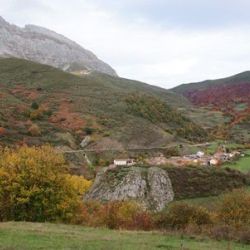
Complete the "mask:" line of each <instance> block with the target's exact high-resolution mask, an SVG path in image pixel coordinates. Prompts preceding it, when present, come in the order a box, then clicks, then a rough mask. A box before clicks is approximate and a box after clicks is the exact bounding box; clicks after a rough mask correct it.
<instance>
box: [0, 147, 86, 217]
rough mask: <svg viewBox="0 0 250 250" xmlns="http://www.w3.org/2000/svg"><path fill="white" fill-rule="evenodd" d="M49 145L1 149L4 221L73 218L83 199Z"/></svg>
mask: <svg viewBox="0 0 250 250" xmlns="http://www.w3.org/2000/svg"><path fill="white" fill-rule="evenodd" d="M67 172H68V169H67V167H66V166H65V162H64V158H63V156H62V155H61V154H58V153H57V152H55V151H54V150H53V149H52V148H51V147H49V146H43V147H39V148H37V147H31V148H29V147H21V148H19V149H17V150H10V149H5V150H2V151H1V152H0V220H25V221H56V220H61V221H70V220H71V219H72V218H73V217H74V215H75V213H76V212H77V211H78V209H79V207H80V202H81V199H80V197H79V195H78V194H77V192H76V189H75V187H74V186H73V185H72V183H71V181H69V179H68V175H67Z"/></svg>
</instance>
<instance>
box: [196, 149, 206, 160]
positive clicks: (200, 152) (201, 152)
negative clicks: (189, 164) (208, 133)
mask: <svg viewBox="0 0 250 250" xmlns="http://www.w3.org/2000/svg"><path fill="white" fill-rule="evenodd" d="M204 155H205V153H204V152H203V151H198V152H197V153H196V156H197V157H199V158H201V157H203V156H204Z"/></svg>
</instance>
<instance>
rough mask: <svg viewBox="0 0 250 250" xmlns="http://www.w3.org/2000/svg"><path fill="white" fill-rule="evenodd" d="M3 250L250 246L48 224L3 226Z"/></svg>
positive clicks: (196, 249) (236, 249) (194, 249)
mask: <svg viewBox="0 0 250 250" xmlns="http://www.w3.org/2000/svg"><path fill="white" fill-rule="evenodd" d="M0 249H1V250H2V249H8V250H16V249H17V250H23V249H25V250H29V249H32V250H33V249H47V250H49V249H84V250H92V249H98V250H99V249H103V250H116V249H117V250H144V249H145V250H153V249H168V250H170V249H173V250H174V249H185V250H203V249H204V250H205V249H209V250H212V249H213V250H223V249H225V250H226V249H233V250H243V249H249V246H247V245H242V244H238V243H231V242H230V243H229V242H225V241H213V240H209V239H202V238H196V239H194V238H187V237H182V238H181V237H180V236H173V235H164V234H161V233H158V232H132V231H111V230H108V229H94V228H86V227H82V226H71V225H59V224H48V223H24V222H19V223H16V222H8V223H1V224H0Z"/></svg>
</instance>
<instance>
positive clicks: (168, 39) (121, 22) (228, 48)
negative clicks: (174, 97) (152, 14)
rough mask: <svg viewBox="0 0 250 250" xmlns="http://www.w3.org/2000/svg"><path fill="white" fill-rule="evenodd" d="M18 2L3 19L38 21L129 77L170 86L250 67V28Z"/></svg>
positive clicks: (44, 0) (77, 4) (58, 0)
mask: <svg viewBox="0 0 250 250" xmlns="http://www.w3.org/2000/svg"><path fill="white" fill-rule="evenodd" d="M17 2H19V3H20V0H19V1H18V0H12V1H9V0H0V6H1V7H0V15H3V17H4V18H6V19H7V20H9V21H11V22H13V23H16V24H19V25H24V24H25V23H33V24H37V25H41V26H45V27H47V28H50V29H52V30H55V31H57V32H59V33H61V34H64V35H65V36H67V37H69V38H71V39H73V40H75V41H76V42H78V43H80V44H81V45H82V46H84V47H85V48H87V49H89V50H92V51H93V52H94V53H95V54H97V55H98V56H99V57H100V58H101V59H103V60H104V61H106V62H108V63H109V64H111V65H112V66H113V67H114V68H115V69H116V70H117V71H118V74H119V75H120V76H123V77H126V78H133V79H136V80H141V81H146V82H148V83H151V84H155V85H160V86H163V87H166V88H169V87H173V86H174V85H177V84H180V83H183V82H191V81H199V80H204V79H207V78H217V77H223V76H227V75H231V74H234V73H239V72H240V71H244V70H249V69H250V60H248V58H250V30H249V27H248V26H242V27H237V26H235V27H227V28H224V29H214V30H211V29H208V30H203V31H201V30H199V31H198V30H197V31H195V30H188V29H185V30H180V29H178V28H176V27H174V26H170V27H168V26H167V25H166V23H164V25H162V24H161V23H160V22H159V23H158V24H157V23H156V22H151V20H150V19H147V18H146V17H144V16H139V15H138V16H136V17H134V18H131V19H128V18H127V19H124V18H122V16H121V13H120V12H119V11H120V9H119V11H116V10H114V9H109V8H105V7H104V6H103V5H102V6H101V5H98V4H97V3H96V2H95V1H90V0H71V1H65V0H53V1H50V0H40V1H38V0H37V1H31V0H24V1H22V3H25V2H26V3H27V4H24V5H20V4H19V5H17ZM31 2H33V3H35V4H33V5H32V4H31ZM17 6H18V8H17ZM167 27H168V28H167Z"/></svg>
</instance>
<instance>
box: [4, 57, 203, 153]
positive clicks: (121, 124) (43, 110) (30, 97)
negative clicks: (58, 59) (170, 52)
mask: <svg viewBox="0 0 250 250" xmlns="http://www.w3.org/2000/svg"><path fill="white" fill-rule="evenodd" d="M131 96H133V97H134V98H135V99H134V101H132V102H131V101H130V102H128V100H129V99H130V98H131ZM141 96H143V97H144V102H143V103H142V104H140V105H141V106H140V109H142V110H145V109H147V108H148V107H150V105H151V104H152V102H151V101H152V100H154V103H156V109H157V108H158V107H159V106H160V107H161V108H162V109H163V113H162V114H161V117H160V119H159V117H158V116H157V115H158V114H157V112H159V111H158V110H151V111H152V112H151V116H152V117H148V116H144V115H142V114H141V113H138V112H137V113H135V112H131V105H133V102H135V103H136V102H137V101H138V100H140V98H141ZM157 105H158V106H157ZM187 106H190V104H189V102H188V101H187V100H186V99H185V98H184V97H180V96H179V95H177V94H175V93H173V92H170V91H167V90H164V89H161V88H157V87H154V86H150V85H147V84H144V83H141V82H136V81H131V80H127V79H122V78H117V77H112V76H108V75H104V74H90V75H86V76H84V77H78V76H76V75H72V74H69V73H65V72H62V71H60V70H58V69H55V68H52V67H49V66H46V65H41V64H37V63H33V62H29V61H25V60H20V59H0V136H1V143H2V144H5V145H6V144H13V143H15V144H22V143H27V144H41V143H45V142H49V143H52V144H53V145H60V146H62V145H67V146H70V147H71V148H78V147H79V143H80V142H81V140H82V139H83V138H84V137H85V136H86V135H91V147H92V148H95V149H97V150H99V149H108V148H112V149H113V148H119V149H122V148H137V147H154V146H165V145H167V144H169V143H171V142H178V141H183V139H184V140H190V141H202V140H205V139H206V137H207V135H206V132H205V131H204V130H203V129H202V128H201V127H199V126H198V125H196V124H194V123H193V122H192V121H190V120H189V119H188V118H185V117H184V116H183V115H181V114H180V113H179V112H177V111H176V109H177V108H181V107H187ZM137 111H138V110H137ZM171 117H174V122H173V121H171V120H170V119H169V118H171ZM151 118H153V119H151ZM180 127H181V128H182V131H181V132H180ZM195 131H199V133H196V132H195Z"/></svg>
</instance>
